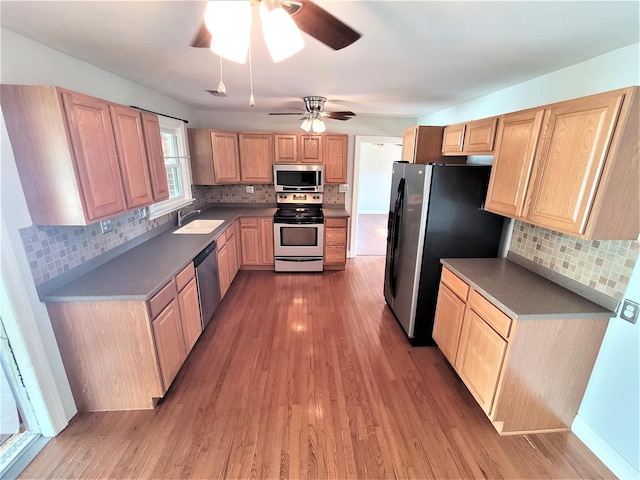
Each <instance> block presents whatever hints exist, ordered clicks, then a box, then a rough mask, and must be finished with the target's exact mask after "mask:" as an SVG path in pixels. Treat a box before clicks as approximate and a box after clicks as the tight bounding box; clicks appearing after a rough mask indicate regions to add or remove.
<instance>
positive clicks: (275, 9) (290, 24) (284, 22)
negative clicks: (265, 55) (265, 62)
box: [260, 0, 304, 62]
mask: <svg viewBox="0 0 640 480" xmlns="http://www.w3.org/2000/svg"><path fill="white" fill-rule="evenodd" d="M260 19H261V20H262V30H263V33H264V40H265V43H266V44H267V48H268V50H269V53H270V54H271V58H273V61H274V62H280V61H282V60H285V59H287V58H289V57H290V56H292V55H294V54H295V53H298V52H299V51H300V50H302V48H303V47H304V41H303V40H302V35H301V34H300V30H298V27H297V26H296V24H295V22H294V21H293V20H292V19H291V16H290V15H289V14H288V13H287V12H286V11H285V10H284V9H283V8H282V6H281V4H280V2H279V1H278V0H262V1H261V2H260Z"/></svg>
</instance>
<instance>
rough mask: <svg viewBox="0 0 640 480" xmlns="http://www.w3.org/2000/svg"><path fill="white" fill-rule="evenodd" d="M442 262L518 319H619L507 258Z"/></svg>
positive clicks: (501, 308) (459, 259) (444, 259)
mask: <svg viewBox="0 0 640 480" xmlns="http://www.w3.org/2000/svg"><path fill="white" fill-rule="evenodd" d="M441 263H442V264H443V265H444V266H446V267H447V268H448V269H449V270H451V271H452V272H453V273H455V274H456V275H458V276H459V277H460V278H461V279H463V280H464V281H465V282H467V284H469V285H470V286H471V287H473V288H474V289H475V290H477V291H478V292H479V293H480V294H481V295H482V296H483V297H485V298H486V299H487V300H489V301H491V302H492V303H493V304H494V305H495V306H496V307H498V308H499V309H500V310H502V311H503V312H504V313H506V314H507V315H508V316H509V317H511V318H514V319H520V320H532V319H548V318H598V317H601V318H610V317H614V316H615V313H614V312H612V311H610V310H607V309H606V308H603V307H601V306H599V305H597V304H595V303H593V302H591V301H589V300H587V299H586V298H583V297H581V296H580V295H577V294H575V293H573V292H571V291H569V290H567V289H566V288H564V287H561V286H559V285H557V284H555V283H553V282H552V281H550V280H547V279H546V278H544V277H541V276H540V275H538V274H536V273H533V272H532V271H530V270H527V269H526V268H524V267H522V266H520V265H518V264H516V263H514V262H511V261H509V260H507V259H506V258H443V259H442V260H441Z"/></svg>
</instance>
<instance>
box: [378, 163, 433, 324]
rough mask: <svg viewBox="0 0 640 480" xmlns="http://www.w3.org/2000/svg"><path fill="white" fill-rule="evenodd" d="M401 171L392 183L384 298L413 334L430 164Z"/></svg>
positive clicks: (399, 319)
mask: <svg viewBox="0 0 640 480" xmlns="http://www.w3.org/2000/svg"><path fill="white" fill-rule="evenodd" d="M403 172H404V176H403V177H401V178H399V179H398V181H397V183H396V181H395V177H394V181H393V182H392V198H391V203H392V210H391V211H390V214H389V219H390V220H389V223H390V225H389V227H390V228H389V235H388V238H387V268H386V273H385V298H386V299H387V303H388V304H389V306H390V307H391V310H392V311H393V313H394V314H395V316H396V318H397V319H398V321H399V322H400V324H401V325H402V327H403V328H404V330H405V332H406V334H407V335H408V336H409V337H412V336H413V329H414V324H415V311H416V299H417V294H418V286H419V279H420V265H421V263H420V260H421V257H422V248H423V245H424V238H423V235H422V232H423V231H424V225H425V223H426V218H427V211H428V203H427V202H428V198H429V197H428V194H429V186H430V179H431V167H430V166H429V165H415V164H406V165H404V169H403ZM394 184H395V190H394V187H393V185H394ZM394 197H395V200H394Z"/></svg>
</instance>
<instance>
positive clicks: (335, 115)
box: [325, 112, 356, 120]
mask: <svg viewBox="0 0 640 480" xmlns="http://www.w3.org/2000/svg"><path fill="white" fill-rule="evenodd" d="M325 113H326V114H327V118H330V119H332V120H349V119H350V118H353V117H355V116H356V114H355V113H353V112H325Z"/></svg>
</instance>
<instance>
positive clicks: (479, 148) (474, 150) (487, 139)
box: [462, 118, 498, 155]
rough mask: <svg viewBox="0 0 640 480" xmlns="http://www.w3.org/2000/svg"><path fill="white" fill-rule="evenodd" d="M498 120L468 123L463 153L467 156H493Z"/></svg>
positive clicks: (490, 119)
mask: <svg viewBox="0 0 640 480" xmlns="http://www.w3.org/2000/svg"><path fill="white" fill-rule="evenodd" d="M497 121H498V119H497V118H488V119H483V120H477V121H475V122H469V123H467V125H466V127H465V130H464V142H463V145H462V152H463V153H465V154H467V155H491V154H493V141H494V140H495V137H496V123H497Z"/></svg>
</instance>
